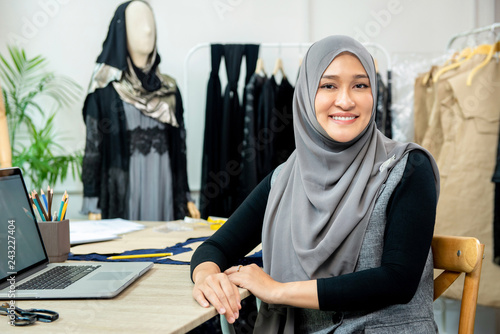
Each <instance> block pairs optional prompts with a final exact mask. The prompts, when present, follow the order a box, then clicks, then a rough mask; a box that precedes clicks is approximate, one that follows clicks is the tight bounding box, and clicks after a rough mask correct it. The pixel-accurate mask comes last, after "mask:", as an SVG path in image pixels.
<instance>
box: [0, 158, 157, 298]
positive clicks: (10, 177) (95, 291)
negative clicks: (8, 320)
mask: <svg viewBox="0 0 500 334" xmlns="http://www.w3.org/2000/svg"><path fill="white" fill-rule="evenodd" d="M152 266H153V263H152V262H73V263H49V258H48V256H47V252H46V250H45V246H44V244H43V240H42V236H41V234H40V230H39V228H38V224H37V222H36V218H35V215H34V212H33V210H32V206H31V204H30V201H29V197H28V192H27V189H26V185H25V183H24V179H23V176H22V172H21V170H20V169H19V168H16V167H14V168H5V169H0V300H2V299H78V298H112V297H114V296H116V295H118V294H119V293H120V292H121V291H123V290H124V289H125V288H126V287H127V286H129V285H130V284H132V283H133V282H134V281H135V280H136V279H137V278H138V277H140V276H141V275H143V274H144V273H145V272H146V271H148V270H149V269H150V268H151V267H152ZM68 271H69V272H71V275H73V277H72V278H62V277H63V275H66V273H67V272H68ZM42 275H43V276H42ZM33 280H35V281H36V280H38V281H39V282H41V283H37V284H42V286H36V285H33V283H32V282H34V281H33Z"/></svg>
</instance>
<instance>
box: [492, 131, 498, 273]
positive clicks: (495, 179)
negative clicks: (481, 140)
mask: <svg viewBox="0 0 500 334" xmlns="http://www.w3.org/2000/svg"><path fill="white" fill-rule="evenodd" d="M491 181H492V182H494V183H495V199H494V211H493V262H494V263H496V264H498V265H500V135H499V137H498V144H497V163H496V166H495V171H494V172H493V176H492V178H491Z"/></svg>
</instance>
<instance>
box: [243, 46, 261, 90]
mask: <svg viewBox="0 0 500 334" xmlns="http://www.w3.org/2000/svg"><path fill="white" fill-rule="evenodd" d="M259 49H260V45H259V44H246V45H245V63H246V74H245V86H246V85H247V84H248V82H249V81H250V78H251V77H252V75H253V74H254V72H255V68H256V67H257V59H258V58H259Z"/></svg>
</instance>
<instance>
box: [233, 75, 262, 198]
mask: <svg viewBox="0 0 500 334" xmlns="http://www.w3.org/2000/svg"><path fill="white" fill-rule="evenodd" d="M266 81H267V77H265V76H262V75H260V74H258V73H254V74H253V75H252V76H251V78H250V80H249V82H248V84H247V85H246V86H245V104H244V115H245V117H244V122H243V142H242V149H241V174H240V178H239V186H238V189H239V190H238V193H239V199H238V201H239V202H243V200H244V199H245V198H246V197H247V196H248V195H249V194H250V193H251V192H252V190H253V189H254V188H255V187H256V186H257V184H258V183H259V181H260V180H259V178H258V177H257V158H258V154H259V153H260V150H259V147H258V146H257V140H258V139H257V138H258V131H259V129H258V127H257V118H258V115H259V113H262V108H263V101H262V98H261V95H262V88H263V86H264V84H265V82H266Z"/></svg>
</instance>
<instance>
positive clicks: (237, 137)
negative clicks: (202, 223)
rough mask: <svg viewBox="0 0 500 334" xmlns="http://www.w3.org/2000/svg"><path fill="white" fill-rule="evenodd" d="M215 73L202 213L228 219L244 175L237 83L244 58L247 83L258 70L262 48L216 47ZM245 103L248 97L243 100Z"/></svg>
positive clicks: (211, 85) (205, 147) (207, 127)
mask: <svg viewBox="0 0 500 334" xmlns="http://www.w3.org/2000/svg"><path fill="white" fill-rule="evenodd" d="M211 51H212V71H211V74H210V79H209V83H208V88H207V108H206V113H205V137H204V138H205V141H204V144H203V163H202V178H201V183H202V184H201V194H200V213H201V216H202V217H203V218H206V217H208V216H222V217H228V216H230V215H231V213H232V212H234V210H235V209H236V208H237V207H238V205H239V204H240V196H239V194H238V180H239V175H240V172H241V149H242V147H241V146H242V141H243V118H244V115H243V113H244V109H243V108H242V106H241V104H240V97H239V96H238V81H239V79H240V69H241V64H242V61H243V57H245V60H246V77H245V82H248V81H249V80H250V77H251V73H253V72H254V71H255V67H256V63H257V58H258V53H259V45H255V44H246V45H245V44H227V45H220V44H214V45H212V46H211ZM222 56H224V61H225V65H226V72H227V78H228V83H227V86H226V88H225V90H224V95H223V98H222V97H221V88H220V79H219V76H218V72H219V67H220V62H221V58H222ZM242 100H243V104H245V103H246V102H245V98H243V99H242Z"/></svg>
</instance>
